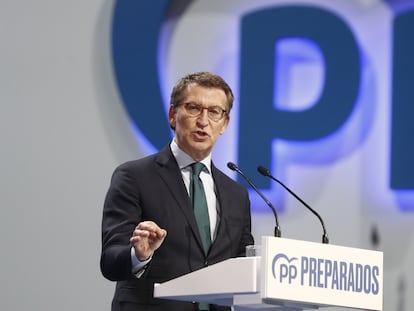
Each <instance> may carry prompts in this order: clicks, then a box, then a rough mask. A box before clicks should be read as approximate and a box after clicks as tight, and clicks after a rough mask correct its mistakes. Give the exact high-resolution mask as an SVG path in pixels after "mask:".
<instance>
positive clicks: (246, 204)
mask: <svg viewBox="0 0 414 311" xmlns="http://www.w3.org/2000/svg"><path fill="white" fill-rule="evenodd" d="M211 171H212V176H213V179H214V182H215V186H216V189H217V198H218V201H219V204H220V211H219V213H220V222H219V225H218V229H217V235H216V238H215V240H214V241H213V243H212V246H211V248H210V251H209V253H208V254H207V256H206V255H205V254H204V252H203V249H202V245H201V239H200V235H199V233H198V229H197V224H196V220H195V218H194V213H193V210H192V205H191V202H190V199H189V196H188V193H187V191H186V188H185V185H184V181H183V179H182V176H181V172H180V169H179V167H178V165H177V162H176V160H175V158H174V156H173V154H172V152H171V150H170V148H169V146H166V147H165V148H164V149H163V150H162V151H160V152H159V153H157V154H154V155H151V156H148V157H146V158H143V159H139V160H135V161H131V162H127V163H124V164H122V165H120V166H119V167H118V168H117V169H116V170H115V172H114V174H113V176H112V180H111V184H110V188H109V190H108V193H107V196H106V199H105V204H104V210H103V220H102V254H101V271H102V273H103V275H104V276H105V277H106V278H107V279H109V280H112V281H117V285H116V290H115V295H114V298H113V303H112V310H113V311H118V310H170V311H173V310H177V311H178V310H179V311H186V310H195V308H196V304H194V303H191V302H175V301H170V300H164V299H155V298H153V285H154V282H157V283H161V282H164V281H167V280H170V279H173V278H175V277H178V276H180V275H183V274H187V273H189V272H191V271H194V270H197V269H200V268H203V267H205V266H207V265H211V264H214V263H217V262H220V261H222V260H225V259H228V258H231V257H237V256H244V253H245V246H246V245H249V244H253V237H252V235H251V233H250V230H251V218H250V201H249V198H248V194H247V191H246V190H245V189H244V188H243V187H242V186H241V185H240V184H238V183H236V182H235V181H233V180H232V179H230V178H229V177H228V176H226V175H225V174H223V173H222V172H221V171H220V170H218V169H217V168H216V167H215V166H214V165H212V167H211ZM143 220H152V221H154V222H156V223H157V224H158V225H159V226H160V227H161V228H164V229H166V230H167V237H166V239H165V241H164V243H163V244H162V245H161V247H160V248H159V249H158V250H157V251H155V253H154V255H153V258H152V260H151V262H150V264H149V266H148V267H147V269H146V271H145V273H144V275H143V276H142V277H141V278H139V279H138V278H136V277H135V276H134V275H133V274H132V273H131V255H130V251H131V245H130V243H129V238H130V237H131V235H132V232H133V230H134V228H135V226H136V225H137V224H138V223H139V222H140V221H143ZM218 281H220V280H218ZM212 309H215V307H213V308H212ZM217 309H218V310H221V309H222V308H217ZM223 310H224V309H223Z"/></svg>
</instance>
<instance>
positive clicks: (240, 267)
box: [154, 257, 260, 306]
mask: <svg viewBox="0 0 414 311" xmlns="http://www.w3.org/2000/svg"><path fill="white" fill-rule="evenodd" d="M259 273H260V258H259V257H240V258H231V259H228V260H225V261H223V262H220V263H217V264H215V265H211V266H208V267H206V268H203V269H200V270H197V271H194V272H192V273H189V274H186V275H183V276H181V277H178V278H176V279H173V280H170V281H168V282H165V283H162V284H156V285H155V287H154V296H155V297H159V298H168V299H174V300H183V301H202V302H208V303H213V304H218V305H225V306H231V305H233V297H234V296H235V295H236V294H253V293H259V288H258V286H259V284H260V283H259Z"/></svg>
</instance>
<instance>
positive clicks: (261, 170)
mask: <svg viewBox="0 0 414 311" xmlns="http://www.w3.org/2000/svg"><path fill="white" fill-rule="evenodd" d="M257 170H258V171H259V173H260V174H262V175H263V176H266V177H269V178H271V179H273V180H274V181H276V182H277V183H279V184H280V185H281V186H282V187H283V188H285V189H286V190H287V191H288V192H289V193H290V194H291V195H293V196H294V197H295V198H296V199H297V200H299V202H300V203H302V204H303V205H305V206H306V208H307V209H308V210H310V211H311V212H312V213H313V214H314V215H315V216H316V217H318V219H319V221H320V223H321V225H322V229H323V235H322V243H324V244H328V243H329V238H328V233H327V232H326V228H325V224H324V222H323V220H322V217H321V216H320V215H319V214H318V213H317V212H316V211H315V210H314V209H313V208H312V207H310V206H309V205H308V204H306V202H305V201H303V200H302V199H301V198H299V197H298V196H297V195H296V194H295V193H294V192H293V191H292V190H290V189H289V188H288V187H287V186H285V185H284V184H283V183H282V182H281V181H280V180H278V179H276V178H275V177H273V176H272V175H271V174H270V172H269V170H268V169H267V168H265V167H263V166H258V167H257Z"/></svg>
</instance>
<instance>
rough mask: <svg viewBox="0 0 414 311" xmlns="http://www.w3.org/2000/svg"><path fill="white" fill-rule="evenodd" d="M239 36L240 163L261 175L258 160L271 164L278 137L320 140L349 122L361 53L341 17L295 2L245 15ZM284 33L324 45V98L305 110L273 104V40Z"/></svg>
mask: <svg viewBox="0 0 414 311" xmlns="http://www.w3.org/2000/svg"><path fill="white" fill-rule="evenodd" d="M241 36H242V39H241V71H240V72H241V74H240V122H239V151H238V155H239V159H238V163H239V164H240V166H241V167H242V168H243V169H245V170H246V172H247V174H248V175H250V176H257V175H258V174H257V172H256V171H255V168H256V166H257V165H259V164H260V165H263V166H266V167H270V165H271V157H272V154H271V153H272V151H271V150H272V142H273V140H274V139H283V140H286V141H311V140H316V139H319V138H323V137H326V136H328V135H330V134H332V133H334V132H335V131H336V130H337V129H338V128H340V127H341V126H342V125H343V124H344V123H345V121H346V120H347V118H348V117H349V116H350V115H351V113H352V111H353V108H354V106H355V104H356V100H357V97H358V92H359V84H360V55H359V50H358V46H357V43H356V41H355V39H354V36H353V34H352V32H351V30H350V29H349V28H348V26H347V25H346V24H345V23H344V22H343V20H342V19H341V18H340V17H338V16H336V15H334V14H333V13H330V12H328V11H325V10H322V9H318V8H314V7H301V6H292V7H284V8H275V9H266V10H260V11H256V12H253V13H250V14H247V15H245V16H244V17H243V20H242V33H241ZM285 38H303V39H307V40H311V41H312V42H314V43H315V44H316V45H318V46H319V48H320V49H321V51H322V55H323V59H324V62H325V81H324V88H323V90H322V93H321V95H320V98H319V99H318V101H317V102H316V103H314V105H312V106H311V107H310V108H308V109H306V110H303V111H286V110H281V109H276V108H275V107H274V105H273V98H275V97H274V94H273V92H277V90H274V89H273V86H274V85H275V84H274V79H275V73H274V70H275V68H276V70H277V64H276V67H275V64H274V49H275V43H277V41H278V40H282V39H285ZM297 91H298V92H300V90H297ZM273 156H277V155H273ZM255 182H256V183H257V185H258V186H259V187H261V188H266V187H269V180H267V179H264V178H257V179H256V180H255Z"/></svg>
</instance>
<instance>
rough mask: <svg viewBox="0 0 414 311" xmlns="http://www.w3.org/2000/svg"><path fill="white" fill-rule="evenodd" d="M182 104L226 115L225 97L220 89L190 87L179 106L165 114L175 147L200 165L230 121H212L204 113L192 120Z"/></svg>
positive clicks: (204, 111)
mask: <svg viewBox="0 0 414 311" xmlns="http://www.w3.org/2000/svg"><path fill="white" fill-rule="evenodd" d="M185 103H194V104H199V105H201V106H202V107H204V108H208V107H212V106H219V107H221V108H222V109H223V110H226V111H227V110H228V107H227V106H226V95H225V93H224V91H223V90H221V89H216V88H205V87H201V86H199V85H197V84H192V85H189V86H188V87H187V89H186V90H185V91H184V94H183V99H182V102H181V103H180V106H179V107H176V108H174V107H170V110H169V112H168V119H169V122H170V125H171V126H172V127H173V128H175V137H176V142H177V145H178V146H179V147H180V148H181V149H182V150H183V151H184V152H185V153H187V154H188V155H190V156H191V157H192V158H193V159H194V160H196V161H200V160H202V159H204V158H205V157H207V156H208V154H209V153H210V152H211V150H212V149H213V146H214V144H215V143H216V141H217V139H218V137H219V135H221V134H223V133H224V132H225V131H226V129H227V125H228V124H229V120H230V118H229V116H228V115H227V114H225V116H224V117H223V118H222V119H221V120H219V121H213V120H211V119H209V117H208V115H207V109H203V111H202V112H201V114H200V115H198V116H191V115H190V114H189V113H188V112H187V111H186V109H185V107H184V104H185Z"/></svg>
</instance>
